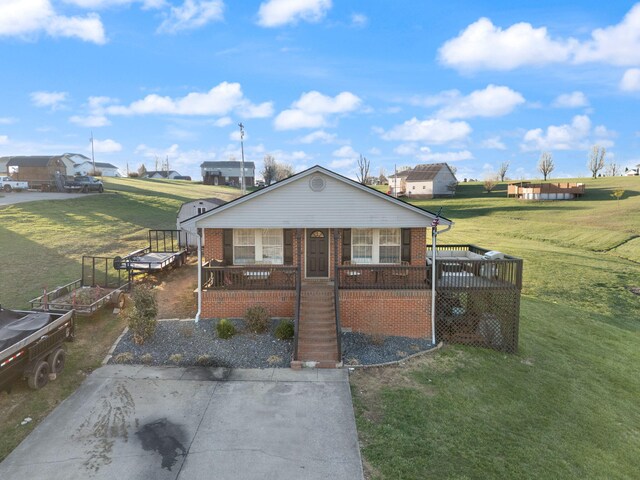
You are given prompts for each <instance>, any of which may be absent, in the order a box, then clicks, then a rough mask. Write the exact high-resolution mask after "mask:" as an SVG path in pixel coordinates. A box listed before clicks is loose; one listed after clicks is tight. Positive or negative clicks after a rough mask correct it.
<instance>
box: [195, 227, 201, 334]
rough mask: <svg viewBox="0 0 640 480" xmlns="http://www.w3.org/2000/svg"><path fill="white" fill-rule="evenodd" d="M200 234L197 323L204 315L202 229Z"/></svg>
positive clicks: (197, 230)
mask: <svg viewBox="0 0 640 480" xmlns="http://www.w3.org/2000/svg"><path fill="white" fill-rule="evenodd" d="M196 233H197V234H198V312H197V313H196V323H198V322H199V321H200V315H202V229H201V228H197V229H196Z"/></svg>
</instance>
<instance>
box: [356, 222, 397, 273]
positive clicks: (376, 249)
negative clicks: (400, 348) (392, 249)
mask: <svg viewBox="0 0 640 480" xmlns="http://www.w3.org/2000/svg"><path fill="white" fill-rule="evenodd" d="M357 230H372V237H373V244H372V248H371V254H372V258H371V262H357V261H354V258H355V257H354V255H353V248H354V247H355V246H358V245H355V243H354V242H353V237H354V235H353V234H354V232H355V231H357ZM380 230H383V229H381V228H372V229H368V228H353V229H351V262H352V263H355V264H358V263H359V264H360V265H371V264H373V265H376V264H377V265H399V264H401V263H402V231H401V230H400V229H399V228H393V229H391V230H396V231H397V232H398V238H399V243H398V245H397V247H398V249H399V251H400V256H399V259H398V262H397V263H380V246H381V245H380ZM383 246H386V247H388V246H396V245H383Z"/></svg>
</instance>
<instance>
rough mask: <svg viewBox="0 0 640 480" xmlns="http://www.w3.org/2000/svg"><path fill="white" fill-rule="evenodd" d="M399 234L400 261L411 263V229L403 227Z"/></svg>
mask: <svg viewBox="0 0 640 480" xmlns="http://www.w3.org/2000/svg"><path fill="white" fill-rule="evenodd" d="M400 236H401V237H402V254H401V256H402V261H403V262H409V263H411V229H410V228H403V229H402V230H401V232H400Z"/></svg>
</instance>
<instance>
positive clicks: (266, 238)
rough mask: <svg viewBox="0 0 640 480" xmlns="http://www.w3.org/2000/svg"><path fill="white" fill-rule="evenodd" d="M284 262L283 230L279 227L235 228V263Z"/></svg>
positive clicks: (278, 263)
mask: <svg viewBox="0 0 640 480" xmlns="http://www.w3.org/2000/svg"><path fill="white" fill-rule="evenodd" d="M255 263H268V264H272V265H282V264H283V263H284V249H283V232H282V230H280V229H277V228H265V229H235V230H234V231H233V264H234V265H252V264H255Z"/></svg>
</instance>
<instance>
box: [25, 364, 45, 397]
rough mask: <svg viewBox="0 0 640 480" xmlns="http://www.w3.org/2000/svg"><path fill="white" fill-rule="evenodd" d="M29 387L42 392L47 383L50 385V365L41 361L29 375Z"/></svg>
mask: <svg viewBox="0 0 640 480" xmlns="http://www.w3.org/2000/svg"><path fill="white" fill-rule="evenodd" d="M28 383H29V387H31V388H32V389H34V390H40V389H41V388H42V387H44V386H45V385H46V384H47V383H49V364H48V363H47V362H45V361H40V362H38V364H37V365H36V368H34V369H33V372H31V374H30V375H29V380H28Z"/></svg>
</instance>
